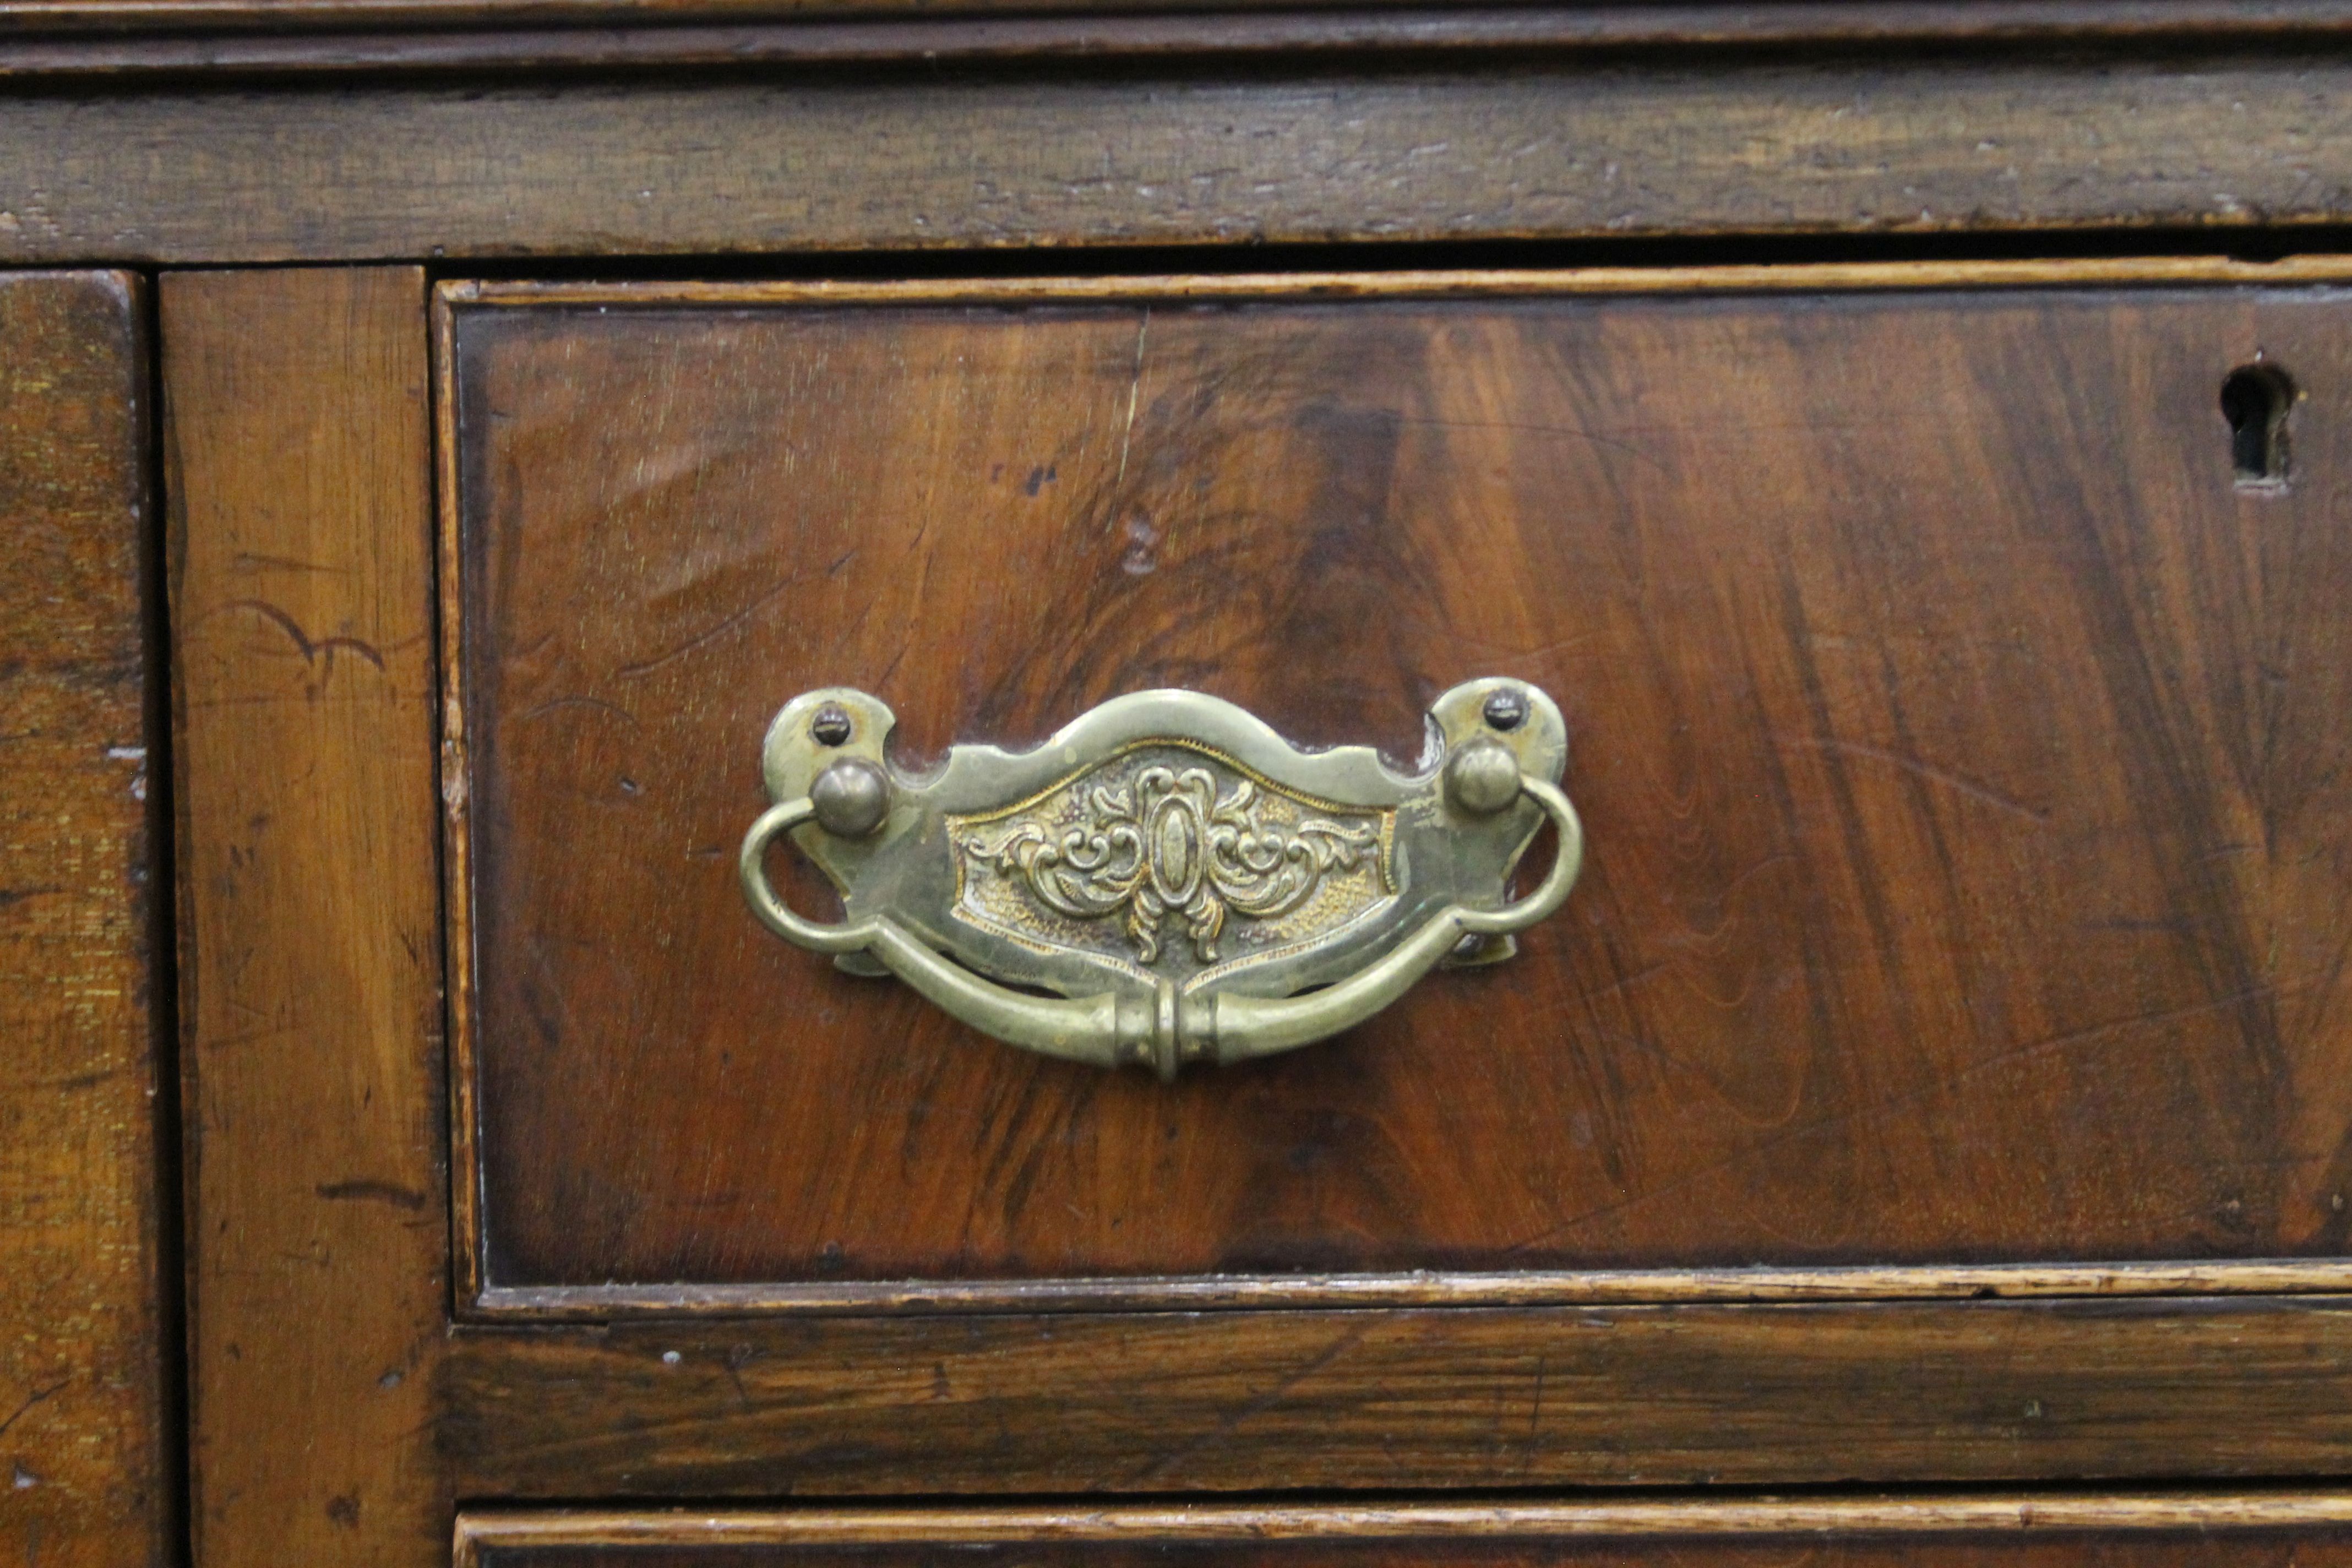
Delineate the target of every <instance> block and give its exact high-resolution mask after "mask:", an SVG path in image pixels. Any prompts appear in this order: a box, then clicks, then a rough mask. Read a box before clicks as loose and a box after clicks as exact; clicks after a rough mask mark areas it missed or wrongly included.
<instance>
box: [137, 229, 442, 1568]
mask: <svg viewBox="0 0 2352 1568" xmlns="http://www.w3.org/2000/svg"><path fill="white" fill-rule="evenodd" d="M162 306H163V311H162V316H163V325H162V332H163V370H164V400H165V415H166V426H165V453H166V458H167V468H166V471H165V475H164V482H165V489H166V493H167V495H168V497H169V500H170V516H171V562H172V573H171V588H172V616H173V637H174V653H175V656H176V669H175V675H176V678H177V681H178V691H177V710H178V712H177V718H178V736H179V743H178V748H177V752H176V753H175V760H176V762H177V764H178V776H179V789H178V795H177V801H178V806H179V818H180V838H179V844H180V889H181V902H182V908H181V926H180V933H181V1005H182V1013H183V1017H184V1028H185V1035H186V1040H187V1049H188V1053H189V1057H190V1060H189V1063H188V1073H187V1107H188V1114H187V1121H188V1142H187V1193H188V1200H187V1201H188V1204H189V1207H190V1211H191V1214H192V1216H193V1218H192V1222H191V1226H190V1232H189V1292H190V1306H189V1310H190V1318H191V1333H190V1336H189V1338H190V1356H191V1360H192V1365H191V1368H190V1389H191V1403H192V1405H193V1409H192V1411H191V1426H192V1432H191V1439H190V1442H191V1447H192V1449H193V1453H192V1472H193V1475H192V1481H193V1487H194V1509H193V1512H194V1518H193V1520H192V1521H191V1522H192V1527H193V1536H194V1551H195V1553H196V1560H197V1561H198V1562H199V1563H203V1564H205V1568H241V1565H244V1564H256V1565H260V1564H277V1563H306V1564H321V1565H323V1564H329V1563H351V1564H359V1563H366V1564H371V1565H381V1564H391V1563H422V1562H427V1561H430V1560H431V1554H432V1553H433V1552H435V1551H436V1548H437V1550H438V1551H439V1552H443V1553H446V1550H447V1548H446V1531H447V1529H448V1520H449V1501H448V1493H447V1491H446V1487H445V1483H444V1480H443V1478H442V1475H441V1472H440V1471H439V1469H438V1468H437V1467H436V1465H435V1464H434V1463H433V1460H432V1457H431V1456H432V1444H433V1437H434V1433H433V1419H434V1412H435V1409H436V1405H435V1404H434V1397H433V1394H432V1388H433V1384H434V1373H435V1365H436V1355H437V1352H438V1351H439V1348H440V1343H441V1330H442V1326H443V1323H444V1321H445V1319H446V1301H447V1286H446V1264H447V1258H448V1221H447V1190H446V1184H445V1181H444V1176H443V1171H444V1164H443V1152H444V1150H445V1148H446V1142H445V1131H444V1121H443V1114H444V1110H443V1098H442V1093H441V1089H440V1073H441V1061H442V1058H441V1016H442V1015H441V989H440V982H441V950H440V940H439V934H438V931H437V929H436V928H437V924H438V919H439V910H438V904H437V900H436V890H435V884H434V846H433V823H434V817H435V814H436V807H435V798H434V778H433V752H434V746H433V720H432V714H433V698H434V678H433V656H432V626H433V616H432V595H431V581H432V553H431V529H430V524H429V521H428V515H429V500H428V498H429V496H430V493H431V489H430V483H429V474H428V466H427V439H426V429H427V426H426V407H425V281H424V278H423V275H422V274H421V273H420V272H418V271H417V270H416V269H415V268H377V269H351V270H341V271H277V272H246V273H226V274H224V273H211V274H201V273H178V274H173V275H171V276H169V277H167V278H165V279H163V286H162Z"/></svg>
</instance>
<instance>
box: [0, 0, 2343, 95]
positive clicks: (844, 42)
mask: <svg viewBox="0 0 2352 1568" xmlns="http://www.w3.org/2000/svg"><path fill="white" fill-rule="evenodd" d="M646 23H658V24H659V25H658V26H646V25H645V24H646ZM2347 33H2352V4H2347V0H2283V3H2274V4H2272V5H2264V6H2262V7H2260V8H2250V7H2248V6H2246V5H2242V4H2234V3H2232V0H1966V3H1965V4H1961V5H1900V6H1884V5H1857V4H1853V0H1768V3H1766V4H1761V5H1710V4H1704V3H1702V4H1696V5H1693V4H1688V3H1681V4H1647V5H1641V4H1636V5H1609V6H1601V7H1577V8H1561V7H1555V6H1548V5H1526V4H1520V5H1513V4H1510V3H1508V0H1504V3H1501V4H1484V5H1444V6H1438V5H1430V4H1428V0H1402V3H1399V0H1368V4H1367V5H1365V6H1364V8H1362V9H1361V10H1360V11H1355V12H1346V11H1330V10H1324V9H1318V8H1313V7H1303V6H1301V5H1298V4H1297V0H1160V3H1158V4H1156V5H1126V6H1121V5H1096V4H1090V3H1089V0H1018V3H1017V4H1013V3H1008V0H946V3H944V4H942V3H941V0H927V3H924V4H920V5H909V4H908V0H820V3H817V4H807V3H804V0H308V3H306V4H304V5H301V6H300V7H299V8H297V9H290V10H289V8H287V7H285V6H283V5H272V4H267V3H264V4H255V3H254V0H0V76H43V77H73V76H113V77H121V76H141V75H154V74H157V73H163V72H189V71H203V72H210V73H218V72H221V71H226V70H247V71H249V70H267V71H271V72H279V73H301V74H306V75H308V74H314V73H320V72H331V73H348V72H353V71H360V70H368V69H379V68H395V69H401V70H408V71H417V70H431V71H446V70H455V69H464V70H489V71H499V72H507V71H526V70H527V71H542V70H550V69H580V68H647V67H671V68H675V67H695V66H741V65H745V64H750V63H757V64H761V65H777V64H784V63H792V64H804V65H805V64H859V65H873V64H887V63H890V62H896V61H905V60H908V59H920V60H923V61H926V62H931V63H944V64H973V63H991V62H993V63H1003V62H1016V61H1021V60H1037V59H1058V60H1066V61H1072V62H1076V61H1097V60H1103V59H1118V60H1147V59H1171V58H1207V57H1234V56H1244V55H1263V54H1268V53H1275V52H1281V53H1289V54H1301V55H1315V56H1320V57H1325V58H1331V57H1338V58H1350V59H1358V60H1360V59H1364V58H1377V57H1379V56H1381V55H1385V54H1395V53H1399V52H1402V51H1408V50H1410V51H1414V52H1419V53H1423V54H1428V53H1433V52H1434V53H1444V54H1452V55H1461V54H1475V53H1479V52H1488V51H1494V50H1499V49H1531V48H1532V49H1544V50H1548V51H1554V52H1566V51H1578V52H1581V51H1591V50H1612V51H1615V50H1625V49H1634V48H1645V49H1646V48H1691V47H1702V48H1727V47H1755V46H1759V45H1760V46H1767V47H1774V48H1782V49H1786V48H1792V47H1801V48H1823V47H1832V48H1853V47H1884V46H1899V45H1903V44H1906V43H1916V42H1918V41H1922V40H1932V41H1935V42H1937V43H1946V44H1951V43H1965V44H1969V45H1975V46H1979V47H1981V46H1985V45H2012V44H2037V45H2039V44H2071V45H2077V46H2079V45H2084V44H2110V45H2111V44H2115V43H2119V42H2128V43H2132V44H2137V45H2147V44H2160V45H2164V46H2167V47H2204V48H2214V47H2246V46H2249V45H2267V46H2276V45H2279V44H2283V43H2309V44H2314V45H2325V44H2326V43H2329V42H2331V41H2338V40H2340V39H2341V38H2342V37H2344V36H2345V35H2346V34H2347Z"/></svg>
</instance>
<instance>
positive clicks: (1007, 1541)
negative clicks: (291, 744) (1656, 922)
mask: <svg viewBox="0 0 2352 1568" xmlns="http://www.w3.org/2000/svg"><path fill="white" fill-rule="evenodd" d="M2347 1522H2352V1501H2347V1499H2346V1498H2345V1497H2344V1496H2343V1495H2342V1494H2340V1493H2333V1492H2320V1493H2284V1494H2263V1493H2255V1494H2241V1495H2230V1494H2219V1495H2216V1494H2210V1493H2197V1492H2189V1493H2174V1494H2158V1495H2146V1494H2140V1495H2135V1494H2130V1493H2123V1494H2110V1495H2105V1496H2100V1495H2088V1494H2081V1495H2069V1494H2064V1493H2060V1494H2054V1495H2042V1496H2029V1497H1998V1496H1995V1497H1984V1496H1958V1497H1918V1498H1906V1497H1886V1498H1853V1499H1843V1498H1842V1499H1832V1500H1791V1499H1781V1498H1763V1499H1757V1500H1747V1499H1740V1500H1676V1501H1650V1500H1644V1501H1635V1502H1614V1501H1594V1502H1582V1503H1576V1502H1570V1503H1501V1504H1458V1503H1457V1504H1445V1503H1423V1504H1405V1505H1401V1506H1390V1507H1370V1508H1367V1507H1349V1506H1345V1505H1333V1504H1320V1505H1313V1506H1305V1507H1301V1506H1296V1505H1291V1506H1285V1505H1281V1504H1274V1505H1266V1504H1257V1505H1246V1504H1245V1505H1230V1504H1228V1505H1220V1504H1207V1505H1200V1504H1195V1505H1192V1506H1188V1507H1182V1508H1167V1507H1152V1506H1149V1505H1143V1506H1138V1505H1133V1504H1129V1505H1111V1506H1108V1507H1102V1508H1077V1509H1072V1508H1062V1509H1046V1508H1035V1507H1031V1508H987V1509H971V1508H965V1509H941V1508H934V1509H903V1508H901V1509H890V1508H870V1509H855V1510H849V1509H802V1510H794V1511H791V1512H712V1511H709V1510H699V1511H697V1512H694V1513H684V1512H668V1511H665V1510H638V1511H635V1512H625V1511H621V1510H606V1511H591V1510H554V1511H539V1512H520V1511H516V1512H499V1511H497V1510H488V1511H469V1512H467V1513H466V1514H463V1515H461V1516H460V1517H459V1519H458V1521H457V1568H495V1565H497V1564H501V1563H527V1564H534V1565H544V1568H554V1565H556V1564H561V1563H596V1564H619V1563H640V1562H642V1563H690V1562H696V1561H704V1560H709V1559H710V1558H712V1557H719V1560H720V1561H724V1562H728V1563H740V1562H743V1561H744V1560H745V1556H744V1553H745V1552H746V1551H747V1550H748V1549H755V1548H759V1547H767V1548H769V1549H770V1550H769V1551H768V1552H764V1553H759V1554H757V1555H755V1556H753V1557H752V1558H751V1560H752V1561H769V1562H777V1563H786V1562H793V1563H797V1562H811V1563H888V1562H893V1561H898V1560H902V1559H903V1560H905V1561H908V1562H918V1563H928V1562H935V1561H938V1560H939V1554H940V1553H941V1552H952V1553H953V1554H954V1555H955V1556H956V1558H958V1559H959V1560H961V1559H965V1558H970V1559H971V1560H976V1561H980V1562H983V1563H985V1562H990V1561H994V1560H998V1559H1001V1558H1003V1557H1004V1556H1006V1555H1008V1554H1009V1553H1010V1552H1016V1551H1017V1552H1019V1553H1020V1560H1021V1561H1024V1562H1042V1563H1062V1562H1065V1561H1072V1562H1075V1561H1084V1562H1086V1563H1105V1562H1108V1563H1124V1562H1128V1561H1145V1562H1152V1563H1167V1562H1174V1563H1187V1562H1192V1561H1202V1562H1213V1563H1232V1562H1236V1561H1238V1562H1249V1563H1299V1564H1306V1563H1318V1564H1320V1563H1367V1564H1372V1563H1379V1564H1391V1563H1437V1564H1444V1563H1557V1562H1561V1561H1577V1562H1591V1563H1651V1562H1655V1561H1656V1560H1657V1558H1658V1556H1659V1555H1660V1554H1661V1552H1666V1553H1671V1554H1672V1556H1673V1558H1674V1560H1675V1561H1676V1562H1682V1561H1685V1560H1686V1558H1687V1559H1696V1561H1697V1562H1699V1563H1719V1564H1723V1565H1725V1568H1729V1565H1731V1564H1738V1563H1753V1562H1757V1561H1759V1560H1760V1561H1764V1562H1774V1563H1777V1562H1782V1561H1785V1560H1786V1558H1787V1554H1788V1553H1789V1552H1790V1551H1791V1550H1792V1549H1796V1550H1800V1551H1803V1552H1804V1553H1805V1556H1806V1558H1807V1559H1808V1560H1812V1559H1815V1558H1825V1559H1827V1560H1829V1561H1831V1562H1833V1563H1840V1564H1853V1565H1856V1568H1858V1565H1859V1564H1863V1563H1870V1564H1880V1563H1885V1564H1896V1563H1900V1564H1906V1565H1911V1568H1929V1565H1943V1564H1953V1565H1956V1568H1957V1565H1958V1564H1968V1565H1969V1568H1978V1565H1987V1568H1989V1565H1990V1564H1994V1563H1999V1564H2001V1565H2003V1568H2024V1565H2025V1564H2028V1563H2043V1562H2048V1563H2053V1564H2059V1563H2063V1564H2072V1565H2079V1564H2082V1563H2086V1562H2095V1563H2102V1564H2120V1563H2150V1564H2166V1565H2172V1564H2179V1563H2184V1562H2189V1561H2202V1560H2205V1559H2206V1558H2208V1557H2210V1558H2211V1559H2212V1560H2214V1561H2216V1562H2219V1563H2244V1562H2248V1561H2250V1560H2251V1561H2256V1562H2276V1563H2305V1562H2322V1563H2324V1562H2328V1561H2331V1560H2332V1559H2334V1558H2335V1557H2336V1556H2337V1555H2340V1554H2342V1553H2344V1552H2346V1550H2347V1543H2346V1542H2344V1541H2343V1539H2342V1532H2343V1531H2344V1529H2345V1526H2346V1525H2347ZM721 1553H723V1554H724V1555H723V1556H722V1555H720V1554H721Z"/></svg>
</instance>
